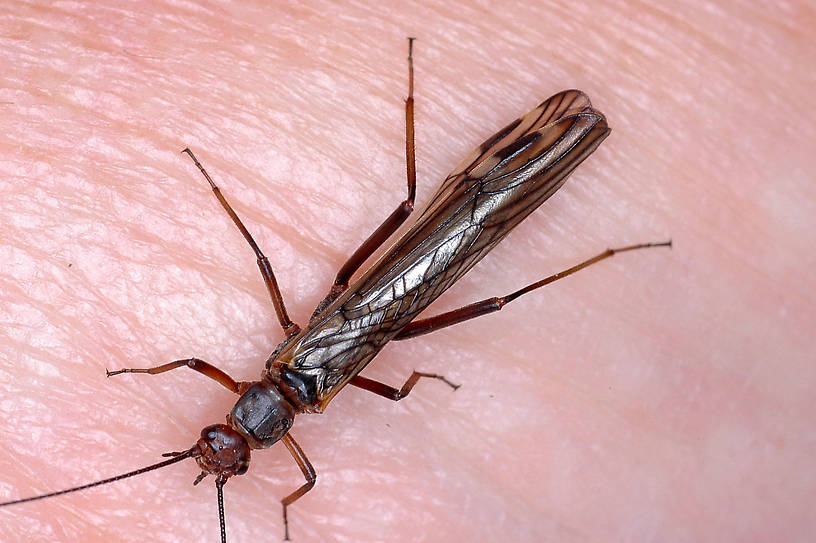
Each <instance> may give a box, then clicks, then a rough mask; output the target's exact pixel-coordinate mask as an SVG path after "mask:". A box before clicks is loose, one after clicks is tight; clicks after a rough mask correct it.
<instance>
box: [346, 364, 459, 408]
mask: <svg viewBox="0 0 816 543" xmlns="http://www.w3.org/2000/svg"><path fill="white" fill-rule="evenodd" d="M422 377H428V378H430V379H439V380H440V381H442V382H443V383H445V384H447V385H448V386H449V387H451V388H452V389H453V390H456V389H457V388H459V385H456V384H454V383H451V382H450V381H448V380H447V379H446V378H445V377H444V376H442V375H437V374H435V373H424V372H421V371H415V372H413V373H412V374H411V376H410V377H409V378H408V380H407V381H405V384H404V385H402V388H400V389H396V388H394V387H392V386H389V385H386V384H384V383H380V382H379V381H374V380H373V379H368V378H367V377H362V376H361V375H356V376H354V377H353V378H352V379H351V381H349V384H351V385H354V386H356V387H358V388H362V389H363V390H367V391H369V392H373V393H374V394H377V395H378V396H382V397H383V398H388V399H389V400H394V401H395V402H398V401H400V400H401V399H403V398H404V397H406V396H407V395H408V393H410V392H411V389H412V388H414V385H416V384H417V381H419V380H420V379H421V378H422Z"/></svg>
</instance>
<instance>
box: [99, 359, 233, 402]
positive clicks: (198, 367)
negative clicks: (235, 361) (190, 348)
mask: <svg viewBox="0 0 816 543" xmlns="http://www.w3.org/2000/svg"><path fill="white" fill-rule="evenodd" d="M184 367H187V368H190V369H191V370H195V371H197V372H198V373H200V374H202V375H205V376H207V377H209V378H210V379H212V380H214V381H218V382H219V383H221V384H222V385H223V386H224V387H225V388H227V389H229V390H231V391H233V392H234V393H236V394H241V393H243V389H244V388H245V385H246V383H244V382H243V381H235V380H234V379H233V378H232V377H230V376H229V375H227V374H226V373H224V372H223V371H221V370H219V369H218V368H216V367H215V366H213V365H212V364H208V363H207V362H204V361H203V360H199V359H198V358H186V359H184V360H176V361H174V362H168V363H167V364H162V365H161V366H156V367H154V368H123V369H121V370H114V371H108V370H105V373H106V374H107V376H108V377H110V376H112V375H119V374H120V373H149V374H150V375H158V374H159V373H164V372H166V371H170V370H174V369H176V368H184Z"/></svg>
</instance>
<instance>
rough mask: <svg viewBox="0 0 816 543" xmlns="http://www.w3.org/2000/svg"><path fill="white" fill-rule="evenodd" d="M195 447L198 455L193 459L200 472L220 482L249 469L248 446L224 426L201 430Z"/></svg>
mask: <svg viewBox="0 0 816 543" xmlns="http://www.w3.org/2000/svg"><path fill="white" fill-rule="evenodd" d="M196 447H198V452H199V454H198V455H197V456H196V457H195V459H196V462H198V466H199V467H200V468H201V471H202V472H205V473H210V474H212V475H215V476H216V478H218V479H219V480H220V481H226V480H227V479H229V478H230V477H232V476H233V475H243V474H244V473H246V472H247V470H248V469H249V460H250V454H249V444H247V441H246V439H244V436H242V435H241V434H239V433H238V432H236V431H235V430H233V429H232V428H230V427H229V426H227V425H226V424H213V425H211V426H207V427H206V428H204V429H203V430H201V438H200V439H199V440H198V442H197V443H196ZM199 480H200V479H199ZM196 482H197V481H196Z"/></svg>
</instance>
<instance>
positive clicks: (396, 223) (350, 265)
mask: <svg viewBox="0 0 816 543" xmlns="http://www.w3.org/2000/svg"><path fill="white" fill-rule="evenodd" d="M405 162H406V166H407V177H408V198H406V199H405V200H404V201H403V202H402V203H400V204H399V205H398V206H397V208H396V209H395V210H394V211H393V212H392V213H391V215H389V217H388V218H387V219H385V221H384V222H383V223H382V224H381V225H380V226H379V227H378V228H377V229H376V230H374V233H373V234H371V235H370V236H369V237H368V239H366V240H365V241H364V242H363V243H362V245H360V247H358V248H357V250H356V251H354V253H353V254H352V255H351V256H350V257H349V259H348V260H347V261H346V263H345V264H343V266H342V267H341V268H340V271H338V272H337V277H336V278H335V279H334V285H332V287H331V290H329V294H328V296H326V299H325V300H323V302H321V303H320V304H319V305H318V309H317V310H315V313H319V312H320V311H321V310H322V309H323V308H325V307H326V306H328V305H329V304H330V303H331V302H332V301H333V300H334V299H335V298H337V297H338V296H339V295H340V294H341V293H342V292H343V291H345V290H346V289H347V288H348V285H349V279H351V276H352V275H354V272H356V271H357V270H358V269H359V268H360V266H361V265H362V264H363V262H365V261H366V260H367V259H368V257H370V256H371V255H372V254H373V253H374V251H376V250H377V248H378V247H380V245H382V244H383V243H385V240H387V239H388V238H389V237H390V236H391V234H393V233H394V232H396V231H397V228H399V227H400V225H402V223H404V222H405V219H407V218H408V216H409V215H410V214H411V212H412V211H413V210H414V200H415V199H416V149H415V146H414V38H408V98H406V100H405Z"/></svg>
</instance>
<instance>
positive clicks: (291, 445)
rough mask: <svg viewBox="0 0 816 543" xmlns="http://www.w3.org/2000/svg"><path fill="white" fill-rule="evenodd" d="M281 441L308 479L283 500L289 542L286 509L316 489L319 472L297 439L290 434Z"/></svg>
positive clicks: (287, 535) (284, 528)
mask: <svg viewBox="0 0 816 543" xmlns="http://www.w3.org/2000/svg"><path fill="white" fill-rule="evenodd" d="M281 441H283V444H284V445H286V448H287V449H289V454H291V455H292V458H294V459H295V462H297V465H298V467H299V468H300V471H301V473H303V476H304V477H305V478H306V482H305V483H304V484H303V485H302V486H301V487H300V488H298V489H297V490H295V491H294V492H292V493H291V494H289V495H288V496H286V497H285V498H283V499H282V500H281V505H283V531H284V536H283V539H284V540H285V541H289V518H288V517H287V516H286V508H287V507H288V506H290V505H291V504H292V503H294V502H295V501H296V500H297V499H298V498H300V497H301V496H303V495H304V494H306V493H307V492H309V491H310V490H311V489H312V487H314V485H315V481H317V472H316V471H315V469H314V467H313V466H312V463H311V462H309V459H308V458H306V454H305V453H304V452H303V449H301V448H300V445H298V444H297V441H295V438H293V437H292V436H291V435H290V434H285V435H284V436H283V437H282V438H281Z"/></svg>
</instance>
